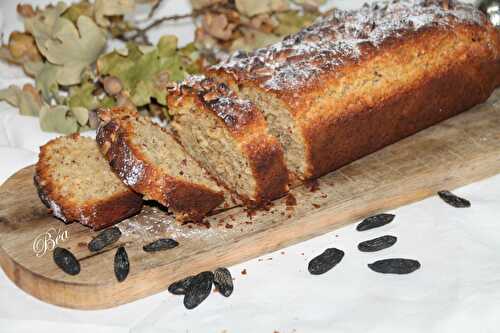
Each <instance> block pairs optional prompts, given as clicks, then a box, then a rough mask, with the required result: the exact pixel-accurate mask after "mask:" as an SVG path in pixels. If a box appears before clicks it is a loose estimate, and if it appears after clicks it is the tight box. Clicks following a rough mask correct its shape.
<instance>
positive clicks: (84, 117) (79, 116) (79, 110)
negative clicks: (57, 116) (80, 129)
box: [71, 106, 89, 126]
mask: <svg viewBox="0 0 500 333" xmlns="http://www.w3.org/2000/svg"><path fill="white" fill-rule="evenodd" d="M71 113H72V114H73V115H74V116H75V118H76V121H77V122H78V124H80V125H81V126H84V125H86V124H87V123H88V121H89V110H88V109H86V108H83V107H80V106H77V107H74V108H71Z"/></svg>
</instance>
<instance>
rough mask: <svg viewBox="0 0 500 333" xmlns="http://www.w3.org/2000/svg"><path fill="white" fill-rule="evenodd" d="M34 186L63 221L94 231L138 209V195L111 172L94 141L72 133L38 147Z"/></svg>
mask: <svg viewBox="0 0 500 333" xmlns="http://www.w3.org/2000/svg"><path fill="white" fill-rule="evenodd" d="M34 180H35V185H36V187H37V189H38V194H39V196H40V199H41V200H42V202H43V203H44V204H45V205H46V206H47V207H49V208H50V209H51V210H52V214H53V215H54V216H55V217H57V218H59V219H61V220H63V221H64V222H66V223H69V222H73V221H78V222H80V223H81V224H83V225H86V226H89V227H91V228H92V229H94V230H99V229H102V228H105V227H108V226H110V225H112V224H115V223H117V222H119V221H121V220H123V219H125V218H127V217H129V216H132V215H134V214H136V213H137V212H139V211H140V210H141V207H142V198H141V196H140V195H139V194H137V193H135V192H134V191H132V190H131V189H130V188H128V187H127V186H125V185H124V184H123V183H122V182H121V181H120V179H119V178H118V177H117V176H116V175H115V174H114V173H113V172H112V171H111V169H110V168H109V165H108V162H107V161H106V159H105V158H104V157H103V156H102V154H101V153H100V151H99V148H98V146H97V144H96V142H95V140H93V139H91V138H85V137H81V136H79V135H78V134H73V135H70V136H66V137H59V138H57V139H54V140H52V141H50V142H48V143H47V144H45V145H44V146H42V147H41V148H40V157H39V160H38V163H37V164H36V173H35V178H34Z"/></svg>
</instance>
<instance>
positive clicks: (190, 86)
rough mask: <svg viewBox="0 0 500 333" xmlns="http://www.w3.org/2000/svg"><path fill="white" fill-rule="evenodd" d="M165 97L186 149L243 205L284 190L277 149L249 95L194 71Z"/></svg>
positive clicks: (284, 177)
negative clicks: (246, 96) (242, 202)
mask: <svg viewBox="0 0 500 333" xmlns="http://www.w3.org/2000/svg"><path fill="white" fill-rule="evenodd" d="M167 101H168V106H169V112H170V114H171V115H172V121H171V126H172V128H173V129H174V133H175V134H176V136H177V137H178V139H179V141H180V142H181V144H182V145H183V146H184V147H185V148H186V150H187V152H188V154H190V155H191V156H192V157H193V158H194V159H196V160H197V161H198V162H199V163H200V164H201V165H202V166H203V167H204V168H205V169H206V170H207V171H208V172H209V173H210V174H212V175H213V176H214V177H216V178H217V179H218V181H219V182H220V183H221V184H223V185H224V186H225V187H226V188H228V189H230V190H233V191H234V192H236V193H237V194H238V195H239V197H240V198H241V199H242V200H243V201H244V202H245V203H246V204H247V205H259V204H262V203H265V202H267V201H270V200H273V199H276V198H278V197H280V196H283V195H284V194H285V193H286V192H287V191H288V170H287V168H286V165H285V162H284V157H283V149H282V147H281V145H280V143H279V141H278V140H277V139H276V138H275V137H274V136H272V135H271V134H270V133H269V132H268V128H267V123H266V121H265V119H264V117H263V115H262V113H261V112H260V111H259V110H258V109H257V108H256V106H255V105H254V104H253V103H251V102H250V101H249V100H245V99H241V98H239V97H238V96H237V95H236V94H235V93H234V92H233V91H231V90H230V89H229V87H228V86H227V85H226V84H224V83H219V82H217V81H216V80H214V79H211V78H206V77H204V76H201V75H200V76H192V77H190V78H188V79H187V80H186V81H184V82H181V83H180V84H178V85H177V86H176V87H174V88H172V89H171V90H170V91H169V93H168V97H167Z"/></svg>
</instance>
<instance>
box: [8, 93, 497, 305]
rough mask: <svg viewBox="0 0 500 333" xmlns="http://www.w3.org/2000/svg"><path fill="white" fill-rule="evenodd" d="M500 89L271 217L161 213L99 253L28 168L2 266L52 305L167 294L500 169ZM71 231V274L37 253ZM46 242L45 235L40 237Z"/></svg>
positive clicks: (13, 192) (336, 175) (126, 229)
mask: <svg viewBox="0 0 500 333" xmlns="http://www.w3.org/2000/svg"><path fill="white" fill-rule="evenodd" d="M499 152H500V89H499V90H497V91H496V92H495V93H494V95H493V96H492V97H491V98H490V99H489V100H488V102H487V103H485V104H483V105H480V106H478V107H476V108H474V109H473V110H470V111H468V112H466V113H463V114H461V115H459V116H457V117H455V118H453V119H450V120H447V121H445V122H443V123H440V124H438V125H436V126H433V127H431V128H429V129H427V130H424V131H422V132H420V133H418V134H416V135H414V136H412V137H409V138H407V139H405V140H402V141H400V142H398V143H396V144H394V145H391V146H389V147H386V148H385V149H383V150H380V151H378V152H376V153H374V154H372V155H370V156H367V157H365V158H363V159H360V160H358V161H356V162H354V163H352V164H350V165H348V166H346V167H344V168H342V169H340V170H338V171H336V172H333V173H331V174H329V175H326V176H325V177H322V178H321V179H320V180H319V189H318V190H317V191H314V192H312V191H311V187H310V186H301V187H298V188H296V189H294V190H293V191H292V194H293V196H294V197H295V198H296V200H297V205H296V206H287V205H286V199H282V200H279V201H277V202H275V203H274V204H273V206H272V207H271V208H270V209H269V210H268V211H258V212H255V214H253V213H252V214H249V212H246V211H244V209H242V208H234V209H231V210H229V211H226V212H224V213H221V214H218V215H215V216H212V217H210V218H209V219H208V222H210V228H205V227H203V226H190V225H184V226H179V225H177V224H176V223H175V222H174V221H173V219H172V217H171V216H170V215H167V214H166V213H165V212H164V211H163V210H162V209H161V208H158V207H154V206H146V207H145V209H144V210H143V212H142V213H141V214H140V215H138V216H135V217H133V218H131V219H128V220H126V221H124V222H122V223H120V224H119V225H118V226H119V227H120V229H121V230H122V232H123V234H124V235H123V236H122V238H121V239H120V241H119V242H118V243H116V244H114V245H113V246H111V247H110V248H107V249H105V250H103V251H102V252H100V253H97V254H92V253H90V252H89V251H88V249H87V244H88V242H89V241H90V239H91V238H92V237H93V236H94V235H95V234H94V233H93V232H92V231H90V230H89V229H87V228H85V227H83V226H81V225H78V224H70V225H65V224H63V223H62V222H60V221H59V220H57V219H54V218H53V217H51V216H50V215H49V214H48V212H47V209H46V208H45V207H44V206H43V205H42V203H41V202H40V200H39V199H38V197H37V194H36V191H35V187H34V186H33V181H32V177H33V167H28V168H25V169H22V170H20V171H19V172H17V173H16V174H15V175H13V176H12V177H11V178H10V179H8V180H7V181H6V182H5V183H4V184H3V185H2V186H1V187H0V265H1V266H2V268H3V269H4V271H5V272H6V274H7V276H8V277H9V278H10V279H11V280H12V281H13V282H14V283H15V284H16V285H18V286H19V287H20V288H21V289H23V290H25V291H26V292H28V293H29V294H31V295H33V296H35V297H37V298H39V299H41V300H43V301H46V302H49V303H53V304H57V305H61V306H64V307H70V308H79V309H99V308H108V307H113V306H116V305H119V304H123V303H127V302H130V301H133V300H136V299H139V298H142V297H145V296H147V295H151V294H154V293H157V292H159V291H162V290H165V289H166V288H167V286H168V285H169V284H170V283H171V282H173V281H176V280H178V279H180V278H183V277H185V276H187V275H192V274H195V273H198V272H200V271H203V270H211V269H215V268H216V267H219V266H230V265H233V264H236V263H239V262H242V261H245V260H248V259H250V258H254V257H256V256H259V255H262V254H264V253H266V252H270V251H274V250H277V249H279V248H282V247H284V246H288V245H291V244H294V243H297V242H300V241H303V240H306V239H309V238H311V237H314V236H317V235H321V234H323V233H325V232H327V231H330V230H333V229H335V228H339V227H341V226H344V225H347V224H349V223H351V222H353V221H355V220H358V219H360V218H363V217H366V216H368V215H370V214H373V213H376V212H381V211H384V210H387V209H392V208H395V207H398V206H401V205H404V204H407V203H410V202H414V201H417V200H421V199H423V198H425V197H428V196H431V195H434V194H435V193H436V191H438V190H441V189H453V188H455V187H458V186H462V185H465V184H468V183H471V182H474V181H477V180H480V179H483V178H486V177H490V176H493V175H495V174H497V173H499V172H500V154H499ZM49 230H52V234H53V235H56V234H63V233H64V232H66V233H67V236H68V237H67V239H64V240H60V241H59V243H58V246H62V247H65V248H68V249H69V250H71V251H72V252H73V253H74V254H75V255H76V256H77V258H79V260H80V262H81V268H82V270H81V273H80V274H79V275H77V276H69V275H66V274H64V273H63V272H62V271H60V270H59V269H58V268H57V267H56V266H55V264H54V263H53V260H52V251H51V246H50V245H53V244H52V243H51V242H50V240H49V244H48V245H49V249H48V250H47V252H46V253H45V254H44V255H40V256H37V255H36V254H35V249H34V242H35V240H36V239H37V237H38V236H39V235H44V234H46V233H47V231H49ZM160 237H172V238H175V239H177V240H178V241H179V243H180V246H178V247H177V248H175V249H172V250H169V251H165V252H162V253H154V254H151V253H146V252H144V251H143V250H142V246H143V245H145V244H147V243H149V242H151V241H152V240H154V239H157V238H160ZM42 239H43V238H42ZM121 245H124V246H125V247H126V249H127V252H128V254H129V258H130V265H131V272H130V274H129V277H128V278H127V280H125V281H124V282H122V283H118V282H117V281H116V279H115V277H114V273H113V257H114V254H115V252H116V248H117V247H118V246H121Z"/></svg>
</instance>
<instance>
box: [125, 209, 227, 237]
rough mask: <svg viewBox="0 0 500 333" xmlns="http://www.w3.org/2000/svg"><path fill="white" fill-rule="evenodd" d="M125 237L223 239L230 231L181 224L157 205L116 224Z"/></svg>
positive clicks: (220, 228) (213, 227)
mask: <svg viewBox="0 0 500 333" xmlns="http://www.w3.org/2000/svg"><path fill="white" fill-rule="evenodd" d="M118 227H119V228H120V231H121V232H122V234H123V235H124V236H125V237H129V238H136V239H141V240H145V241H147V240H154V239H158V238H161V237H168V238H173V239H175V240H182V239H190V240H207V239H214V238H215V239H217V238H219V239H223V238H224V235H226V234H228V233H230V232H231V231H230V230H228V229H225V228H223V227H218V226H216V225H212V226H211V227H210V228H207V227H205V226H204V225H196V224H181V223H179V222H177V221H176V220H175V217H174V216H173V215H170V214H167V213H166V212H165V211H164V210H161V209H159V208H157V207H151V206H145V207H144V208H143V213H142V214H139V215H137V216H135V217H132V218H130V219H127V220H125V221H123V222H121V223H120V224H118Z"/></svg>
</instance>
